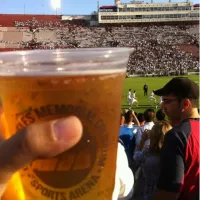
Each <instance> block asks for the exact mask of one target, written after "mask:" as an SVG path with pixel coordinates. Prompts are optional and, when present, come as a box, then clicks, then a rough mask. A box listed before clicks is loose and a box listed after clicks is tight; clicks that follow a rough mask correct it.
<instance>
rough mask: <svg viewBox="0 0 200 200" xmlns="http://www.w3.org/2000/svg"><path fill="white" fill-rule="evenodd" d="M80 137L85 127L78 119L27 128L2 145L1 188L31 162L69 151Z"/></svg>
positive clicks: (0, 163)
mask: <svg viewBox="0 0 200 200" xmlns="http://www.w3.org/2000/svg"><path fill="white" fill-rule="evenodd" d="M81 136H82V124H81V122H80V120H79V119H78V118H77V117H69V118H64V119H59V120H56V121H49V122H43V123H38V124H32V125H30V126H27V127H26V128H24V129H23V130H21V131H19V132H18V133H16V134H15V135H14V136H12V137H11V138H10V139H8V140H5V141H3V142H2V143H0V184H3V183H4V182H6V181H7V180H8V179H9V178H10V176H11V175H12V174H13V173H14V172H15V171H17V170H18V169H20V168H22V167H24V166H25V165H26V164H28V163H30V162H31V161H33V160H35V159H37V158H48V157H53V156H56V155H58V154H60V153H62V152H64V151H66V150H68V149H70V148H71V147H73V146H74V145H75V144H77V143H78V141H79V140H80V138H81Z"/></svg>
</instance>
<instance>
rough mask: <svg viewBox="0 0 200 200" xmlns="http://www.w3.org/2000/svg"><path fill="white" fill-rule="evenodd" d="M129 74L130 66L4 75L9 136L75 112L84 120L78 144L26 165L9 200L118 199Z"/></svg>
mask: <svg viewBox="0 0 200 200" xmlns="http://www.w3.org/2000/svg"><path fill="white" fill-rule="evenodd" d="M124 77H125V72H124V70H121V71H120V70H119V71H118V72H115V70H103V71H102V73H99V72H98V73H96V74H95V73H92V74H89V75H87V73H84V74H73V75H68V74H67V73H63V74H59V75H56V74H55V75H45V74H44V73H41V75H38V74H37V75H34V76H32V75H30V74H29V75H28V76H26V75H17V76H16V75H11V76H6V75H5V76H1V77H0V91H1V94H0V95H1V98H2V102H3V115H2V120H1V122H2V126H3V136H4V137H5V138H9V137H11V136H12V135H13V134H15V133H16V132H17V131H18V130H21V129H22V128H24V127H26V126H28V125H29V124H32V123H35V122H39V121H48V120H53V119H58V118H62V117H67V116H71V115H75V116H77V117H78V118H79V119H80V120H81V122H82V124H83V137H82V138H81V141H80V142H79V143H78V144H77V145H76V146H75V147H73V148H72V149H70V150H69V151H67V152H64V153H62V154H61V155H59V156H57V157H54V158H50V159H38V160H36V161H34V162H32V163H30V164H28V165H27V166H25V167H24V168H23V169H21V170H20V171H19V172H17V173H16V174H15V175H14V176H13V178H12V179H11V180H10V182H9V184H8V187H7V189H6V191H5V193H4V196H3V200H4V199H5V200H10V199H15V200H73V199H77V200H79V199H81V200H88V199H95V200H98V199H99V200H102V199H105V200H107V199H108V200H110V199H112V192H113V189H114V184H115V169H116V153H117V141H118V132H119V120H120V119H119V118H120V106H121V94H122V86H123V84H122V82H123V79H124Z"/></svg>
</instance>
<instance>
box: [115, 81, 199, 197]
mask: <svg viewBox="0 0 200 200" xmlns="http://www.w3.org/2000/svg"><path fill="white" fill-rule="evenodd" d="M154 94H156V95H158V96H162V103H161V109H159V110H157V111H155V110H154V109H153V108H148V109H146V110H145V111H144V112H141V113H136V112H134V111H133V110H131V109H129V110H128V109H125V110H124V111H123V113H122V114H121V120H120V131H119V143H120V144H121V145H122V146H124V148H125V152H126V155H127V158H128V165H129V168H126V170H130V169H131V170H132V172H133V174H134V184H133V183H132V182H130V181H128V180H126V181H124V185H127V188H126V187H125V188H126V189H127V190H128V185H131V184H133V185H134V186H133V190H129V191H130V194H131V195H133V197H132V198H130V199H131V200H135V199H136V200H148V199H152V200H153V199H156V200H161V199H166V200H168V199H171V200H172V199H173V200H177V199H178V200H183V199H188V200H189V199H195V200H197V199H199V172H198V170H199V158H198V156H199V153H198V152H199V151H198V149H199V139H197V137H198V136H199V110H198V109H197V108H198V99H199V86H198V85H197V84H196V83H195V82H193V81H191V80H190V79H188V78H180V77H176V78H173V79H171V80H170V81H169V82H168V83H167V84H166V85H165V86H164V87H163V88H161V89H159V90H156V91H154ZM128 95H129V93H128ZM189 99H190V100H189ZM189 101H190V102H189ZM183 102H184V103H186V102H187V103H186V104H188V103H189V104H190V108H189V107H188V106H186V107H187V108H186V107H185V106H184V105H183ZM124 166H126V165H124ZM124 171H125V169H124ZM122 174H123V173H122ZM125 175H126V173H125V172H124V176H125ZM122 180H123V179H122ZM189 185H190V186H191V187H193V189H191V188H190V186H189ZM189 188H190V189H189ZM161 190H162V191H161ZM172 194H173V195H172ZM152 196H153V197H152Z"/></svg>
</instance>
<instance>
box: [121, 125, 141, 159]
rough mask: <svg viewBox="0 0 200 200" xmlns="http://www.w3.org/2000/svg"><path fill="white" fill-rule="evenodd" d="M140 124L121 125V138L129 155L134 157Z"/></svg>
mask: <svg viewBox="0 0 200 200" xmlns="http://www.w3.org/2000/svg"><path fill="white" fill-rule="evenodd" d="M137 129H138V126H134V125H124V126H121V127H120V131H119V138H120V139H121V140H122V141H123V143H124V147H125V150H126V152H128V154H129V156H130V157H131V158H132V157H133V151H134V146H135V145H134V141H135V133H136V132H137Z"/></svg>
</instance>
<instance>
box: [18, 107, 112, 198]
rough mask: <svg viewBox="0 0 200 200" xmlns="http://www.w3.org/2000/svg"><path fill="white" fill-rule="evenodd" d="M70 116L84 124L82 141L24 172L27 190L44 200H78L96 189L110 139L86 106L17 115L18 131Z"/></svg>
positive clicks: (28, 167)
mask: <svg viewBox="0 0 200 200" xmlns="http://www.w3.org/2000/svg"><path fill="white" fill-rule="evenodd" d="M70 115H76V116H77V117H79V118H80V120H81V121H82V124H83V137H82V138H81V141H80V142H79V143H78V144H77V145H76V146H75V147H73V148H72V149H70V150H69V151H67V152H64V153H63V154H61V155H59V156H57V157H55V158H50V159H49V158H48V159H41V160H40V159H38V160H36V161H34V162H32V163H31V164H30V165H28V166H26V167H25V168H24V169H23V170H21V179H24V180H23V181H22V182H23V183H25V185H24V187H26V186H27V190H29V192H31V193H34V194H35V195H36V196H41V195H42V196H44V197H45V198H44V199H55V200H59V199H62V200H65V199H66V200H67V199H77V198H79V197H81V196H83V195H85V194H87V193H88V192H90V191H91V190H92V189H93V188H94V187H95V186H96V184H97V183H98V181H99V179H100V176H101V173H102V171H103V169H104V166H105V164H106V162H107V153H108V141H109V139H108V134H107V132H106V126H105V123H104V121H103V120H102V119H99V118H98V117H97V115H96V114H95V112H93V111H92V110H89V109H87V108H86V107H83V106H75V105H64V104H62V105H57V104H56V105H45V106H41V107H39V108H32V107H30V108H29V109H27V110H26V111H24V112H22V113H18V114H16V128H17V129H18V130H19V129H21V128H23V127H25V126H27V125H29V124H31V123H34V122H36V121H42V120H50V119H52V118H53V119H56V118H59V117H62V116H70ZM87 125H89V126H87ZM97 136H98V137H97ZM97 138H98V140H99V141H97ZM30 188H31V189H30ZM30 190H31V191H30ZM56 195H57V196H58V197H57V196H56ZM54 197H55V198H54Z"/></svg>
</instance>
